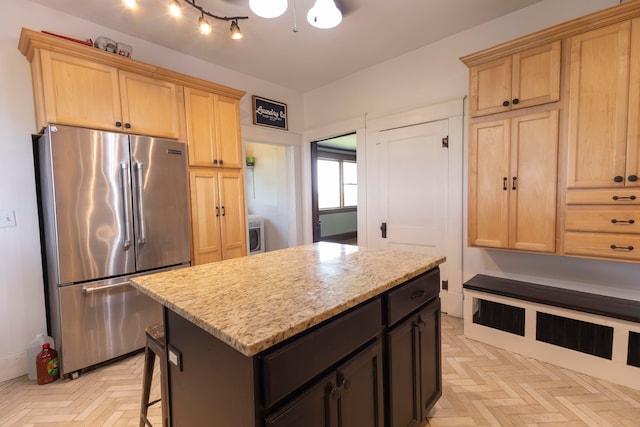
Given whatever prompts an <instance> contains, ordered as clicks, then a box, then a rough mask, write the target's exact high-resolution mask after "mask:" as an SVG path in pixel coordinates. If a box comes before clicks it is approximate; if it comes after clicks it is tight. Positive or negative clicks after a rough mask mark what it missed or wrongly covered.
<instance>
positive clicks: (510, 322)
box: [473, 298, 524, 337]
mask: <svg viewBox="0 0 640 427" xmlns="http://www.w3.org/2000/svg"><path fill="white" fill-rule="evenodd" d="M473 305H474V308H475V310H474V313H473V323H477V324H479V325H482V326H487V327H489V328H493V329H499V330H501V331H504V332H509V333H511V334H516V335H520V336H521V337H523V336H524V308H521V307H514V306H512V305H507V304H501V303H498V302H494V301H487V300H484V299H480V298H474V299H473Z"/></svg>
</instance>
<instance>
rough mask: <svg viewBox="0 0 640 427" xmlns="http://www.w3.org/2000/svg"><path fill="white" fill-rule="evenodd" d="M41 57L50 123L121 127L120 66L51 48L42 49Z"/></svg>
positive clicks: (46, 110) (47, 116)
mask: <svg viewBox="0 0 640 427" xmlns="http://www.w3.org/2000/svg"><path fill="white" fill-rule="evenodd" d="M40 58H41V62H42V76H41V77H42V86H43V87H42V91H43V93H44V109H45V111H44V115H45V121H46V122H48V123H57V124H66V125H73V126H81V127H87V128H92V129H105V130H119V129H120V128H119V127H118V126H116V122H118V121H120V120H122V114H121V110H120V92H119V88H118V85H119V83H118V70H117V69H116V68H114V67H110V66H107V65H102V64H98V63H95V62H93V61H87V60H84V59H80V58H75V57H73V56H69V55H65V54H62V53H58V52H51V51H48V50H41V51H40ZM36 90H37V88H36Z"/></svg>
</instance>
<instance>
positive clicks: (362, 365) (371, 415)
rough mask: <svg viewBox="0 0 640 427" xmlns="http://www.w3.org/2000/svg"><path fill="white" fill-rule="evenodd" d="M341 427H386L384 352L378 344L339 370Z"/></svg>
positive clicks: (370, 346)
mask: <svg viewBox="0 0 640 427" xmlns="http://www.w3.org/2000/svg"><path fill="white" fill-rule="evenodd" d="M337 384H338V387H339V388H340V400H339V402H338V405H339V408H338V414H339V420H340V421H339V423H338V425H339V426H341V427H363V426H367V427H369V426H370V427H382V426H383V425H384V411H383V397H384V392H383V386H382V349H381V346H380V343H379V341H378V340H376V341H374V342H373V343H372V344H371V345H369V347H367V348H366V349H364V350H362V351H361V352H360V353H358V354H357V355H355V356H354V357H353V358H352V359H351V360H349V361H348V362H347V363H345V364H344V365H342V366H341V367H339V368H338V372H337Z"/></svg>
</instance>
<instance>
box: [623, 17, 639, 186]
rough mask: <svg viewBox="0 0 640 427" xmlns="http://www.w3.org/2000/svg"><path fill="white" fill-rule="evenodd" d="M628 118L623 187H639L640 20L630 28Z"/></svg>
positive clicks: (635, 21)
mask: <svg viewBox="0 0 640 427" xmlns="http://www.w3.org/2000/svg"><path fill="white" fill-rule="evenodd" d="M628 117H629V121H628V123H629V126H628V130H627V159H626V160H627V161H626V169H625V187H640V181H639V180H638V176H640V18H636V19H634V20H633V21H632V26H631V57H630V64H629V116H628ZM634 177H635V178H634Z"/></svg>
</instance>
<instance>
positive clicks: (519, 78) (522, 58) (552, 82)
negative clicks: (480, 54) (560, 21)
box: [511, 40, 560, 109]
mask: <svg viewBox="0 0 640 427" xmlns="http://www.w3.org/2000/svg"><path fill="white" fill-rule="evenodd" d="M511 96H512V99H511V103H512V108H513V109H517V108H526V107H531V106H533V105H540V104H546V103H549V102H554V101H558V100H559V99H560V41H559V40H558V41H556V42H553V43H549V44H546V45H543V46H539V47H535V48H533V49H529V50H526V51H524V52H520V53H516V54H515V55H513V77H512V94H511Z"/></svg>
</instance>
